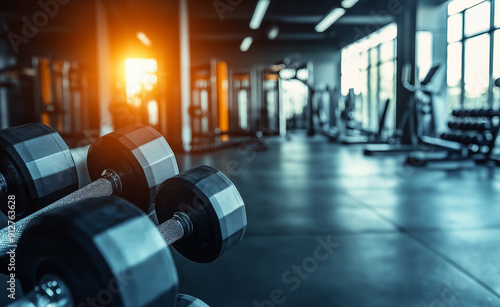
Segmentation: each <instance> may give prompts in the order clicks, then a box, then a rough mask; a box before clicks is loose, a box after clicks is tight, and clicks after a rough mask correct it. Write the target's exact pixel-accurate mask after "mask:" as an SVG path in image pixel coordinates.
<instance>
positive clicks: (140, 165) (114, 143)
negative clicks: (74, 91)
mask: <svg viewBox="0 0 500 307" xmlns="http://www.w3.org/2000/svg"><path fill="white" fill-rule="evenodd" d="M87 167H88V171H89V175H90V178H91V179H92V180H94V181H93V182H92V183H90V184H88V185H86V186H85V187H83V188H81V189H79V190H77V191H75V192H73V193H71V194H69V195H67V196H65V197H63V198H61V199H59V200H58V201H56V202H54V203H52V204H50V205H49V206H47V207H45V208H43V209H41V210H38V211H36V212H34V213H32V214H31V215H29V216H27V217H25V218H23V219H21V220H19V221H17V222H16V227H15V230H14V233H13V235H11V237H9V231H8V229H7V228H3V229H1V230H0V257H4V256H5V255H6V253H7V251H9V248H8V245H12V244H15V243H16V242H17V240H19V237H20V236H21V234H22V232H23V230H24V228H25V227H26V225H27V224H28V223H29V222H30V221H31V220H32V219H33V218H35V217H37V216H39V215H41V214H43V213H45V212H48V211H50V210H53V209H54V208H58V207H61V206H65V205H67V204H69V203H72V202H75V201H78V200H82V199H86V198H91V197H101V196H110V195H120V196H121V197H123V198H125V199H127V200H129V201H130V202H132V203H133V204H135V205H136V206H138V207H139V208H140V209H141V210H143V211H144V212H149V210H150V207H151V204H152V203H153V201H154V199H155V197H156V192H157V190H158V186H159V185H160V184H161V183H162V182H164V181H165V180H166V179H167V178H170V177H172V176H174V175H176V174H177V173H178V172H179V170H178V167H177V162H176V160H175V156H174V154H173V152H172V150H171V149H170V146H169V145H168V144H167V141H166V140H165V139H164V138H163V137H162V136H161V134H160V133H158V132H157V131H156V130H154V129H153V128H151V127H149V126H143V125H134V126H130V127H126V128H123V129H119V130H116V131H114V132H112V133H110V134H107V135H105V136H102V137H100V138H98V139H97V140H95V141H94V142H93V143H92V145H91V146H90V148H89V152H88V156H87ZM16 197H17V195H16ZM17 203H18V202H16V205H17Z"/></svg>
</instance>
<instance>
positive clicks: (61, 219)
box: [9, 196, 178, 307]
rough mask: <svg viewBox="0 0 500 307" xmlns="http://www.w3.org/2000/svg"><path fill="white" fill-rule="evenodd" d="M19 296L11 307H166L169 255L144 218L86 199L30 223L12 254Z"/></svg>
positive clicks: (121, 203)
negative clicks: (19, 286)
mask: <svg viewBox="0 0 500 307" xmlns="http://www.w3.org/2000/svg"><path fill="white" fill-rule="evenodd" d="M16 258H17V259H16V278H18V279H19V280H20V283H21V287H22V289H23V292H24V293H28V292H29V294H27V295H26V296H25V297H23V298H18V299H16V301H15V302H14V303H13V304H11V305H9V306H11V307H14V306H16V307H19V306H23V307H28V306H30V307H34V306H36V307H42V306H44V307H49V306H115V307H123V306H133V307H143V306H144V307H146V306H147V307H153V306H158V307H160V306H161V307H169V306H175V304H176V303H175V302H176V300H177V299H178V298H177V297H176V296H177V292H178V277H177V272H176V268H175V264H174V261H173V258H172V255H171V253H170V251H169V249H168V248H167V246H166V244H165V241H164V240H163V239H162V238H161V236H160V234H159V232H158V230H157V229H156V227H155V226H154V224H153V223H152V222H151V221H150V220H149V218H148V217H147V216H146V215H145V214H144V213H143V212H141V210H139V209H138V208H137V207H135V206H133V205H132V204H130V203H129V202H127V201H125V200H123V199H120V198H117V197H114V196H112V197H102V198H90V199H86V200H83V201H80V202H77V203H74V204H71V205H69V206H65V207H62V208H57V209H54V210H53V211H51V212H49V213H48V214H45V215H43V216H40V217H39V218H38V219H35V220H34V221H32V222H31V223H30V224H29V226H28V227H27V229H26V231H25V232H24V233H23V235H22V237H21V239H20V241H19V244H18V250H17V254H16Z"/></svg>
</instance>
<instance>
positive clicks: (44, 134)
mask: <svg viewBox="0 0 500 307" xmlns="http://www.w3.org/2000/svg"><path fill="white" fill-rule="evenodd" d="M76 189H78V175H77V171H76V167H75V163H74V161H73V157H72V156H71V153H70V150H69V148H68V146H67V145H66V143H65V142H64V141H63V139H62V138H61V136H60V135H59V134H58V133H57V132H56V131H55V130H53V129H52V128H50V127H47V126H45V125H43V124H39V123H34V124H27V125H23V126H18V127H13V128H8V129H4V130H1V131H0V199H1V203H0V210H1V211H2V212H3V213H4V214H5V215H8V216H9V218H10V219H13V218H14V217H15V218H16V219H17V218H22V217H24V216H27V215H29V214H31V213H33V212H35V211H37V210H40V209H41V208H43V207H45V206H47V205H49V204H50V203H52V202H54V201H56V200H57V199H59V198H61V197H63V196H64V195H67V194H69V193H71V192H73V191H75V190H76ZM8 195H15V196H16V198H17V205H16V210H15V211H13V210H10V208H9V207H8V199H7V197H8ZM9 211H10V212H9Z"/></svg>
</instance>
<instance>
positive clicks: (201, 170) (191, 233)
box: [155, 166, 247, 263]
mask: <svg viewBox="0 0 500 307" xmlns="http://www.w3.org/2000/svg"><path fill="white" fill-rule="evenodd" d="M155 209H156V216H157V218H158V222H159V226H158V230H159V231H160V234H161V235H162V236H163V238H164V239H165V241H166V242H167V244H168V245H172V246H173V247H174V248H175V249H176V250H177V251H178V252H179V253H180V254H181V255H183V256H184V257H186V258H187V259H189V260H191V261H194V262H200V263H207V262H211V261H214V260H215V259H217V258H218V257H219V256H221V255H222V254H223V253H225V252H226V251H227V250H229V249H230V248H231V247H233V246H234V245H236V244H237V243H238V242H240V241H241V239H242V238H243V235H244V234H245V230H246V226H247V218H246V212H245V204H244V202H243V199H242V198H241V196H240V193H239V192H238V190H237V189H236V187H235V186H234V184H233V183H232V182H231V181H230V180H229V179H228V178H227V177H226V176H225V175H224V174H223V173H222V172H221V171H219V170H217V169H215V168H213V167H209V166H199V167H196V168H193V169H190V170H187V171H185V172H183V173H181V174H179V175H176V176H174V177H172V178H169V179H167V180H166V181H165V182H164V183H162V185H161V186H160V188H159V189H158V195H157V196H156V200H155Z"/></svg>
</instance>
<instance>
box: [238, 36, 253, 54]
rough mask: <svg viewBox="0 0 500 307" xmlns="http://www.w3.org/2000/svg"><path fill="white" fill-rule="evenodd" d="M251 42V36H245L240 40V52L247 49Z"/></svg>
mask: <svg viewBox="0 0 500 307" xmlns="http://www.w3.org/2000/svg"><path fill="white" fill-rule="evenodd" d="M252 42H253V38H251V37H250V36H249V37H245V38H244V39H243V41H242V42H241V45H240V50H241V51H242V52H246V51H248V49H250V46H251V45H252Z"/></svg>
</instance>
